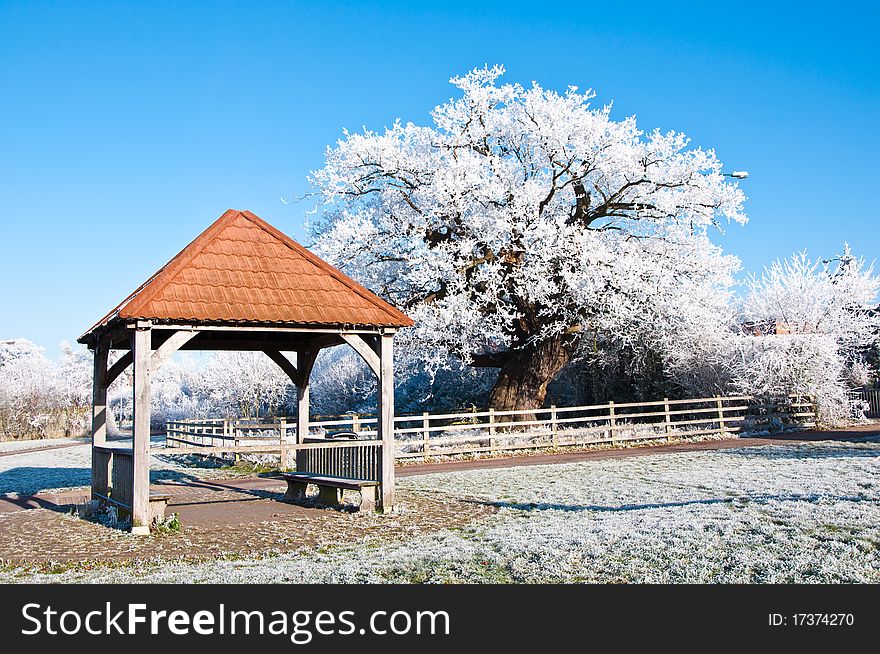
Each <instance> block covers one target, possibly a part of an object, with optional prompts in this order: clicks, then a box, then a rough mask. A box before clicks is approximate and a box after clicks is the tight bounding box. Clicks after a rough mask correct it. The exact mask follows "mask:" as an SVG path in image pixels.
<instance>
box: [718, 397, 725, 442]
mask: <svg viewBox="0 0 880 654" xmlns="http://www.w3.org/2000/svg"><path fill="white" fill-rule="evenodd" d="M715 401H716V402H717V403H718V430H719V432H720V433H721V435H722V436H724V435H725V434H726V433H727V428H726V427H725V426H724V400H722V399H721V396H720V395H716V396H715Z"/></svg>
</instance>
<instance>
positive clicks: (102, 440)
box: [92, 342, 110, 499]
mask: <svg viewBox="0 0 880 654" xmlns="http://www.w3.org/2000/svg"><path fill="white" fill-rule="evenodd" d="M109 354H110V343H109V342H103V343H100V344H98V345H96V346H95V362H94V370H93V376H92V499H95V498H96V495H106V494H107V489H108V485H109V480H110V466H109V462H110V460H109V458H108V457H106V456H101V455H98V456H95V447H96V446H98V447H100V446H103V445H105V444H106V443H107V386H108V385H109V384H108V383H107V355H109Z"/></svg>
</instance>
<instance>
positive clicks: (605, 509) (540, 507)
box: [467, 493, 875, 513]
mask: <svg viewBox="0 0 880 654" xmlns="http://www.w3.org/2000/svg"><path fill="white" fill-rule="evenodd" d="M823 499H828V500H832V501H834V502H874V501H875V500H873V499H871V498H868V497H861V496H858V495H821V494H816V493H811V494H808V495H763V494H762V495H735V496H731V497H712V498H705V499H693V500H681V501H678V502H646V503H642V504H621V505H620V506H602V505H600V504H561V503H556V502H506V501H486V500H467V501H469V502H473V503H475V504H480V505H483V506H493V507H495V508H499V509H513V510H516V511H527V512H528V511H565V512H582V511H595V512H597V513H619V512H625V511H645V510H650V509H669V508H679V507H686V506H701V505H702V506H711V505H714V504H748V503H752V502H754V503H755V504H766V503H768V502H774V501H776V502H809V503H815V502H818V501H820V500H823Z"/></svg>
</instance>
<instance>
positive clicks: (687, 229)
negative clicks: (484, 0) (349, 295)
mask: <svg viewBox="0 0 880 654" xmlns="http://www.w3.org/2000/svg"><path fill="white" fill-rule="evenodd" d="M503 72H504V70H503V68H502V67H500V66H494V67H491V68H488V67H487V68H482V69H476V70H473V71H471V72H470V73H468V74H466V75H464V76H461V77H455V78H453V79H452V80H451V82H452V84H453V85H454V86H455V87H456V88H457V89H458V90H459V92H460V97H458V98H456V99H452V100H449V101H448V102H446V103H444V104H441V105H439V106H438V107H436V108H435V109H434V111H433V113H432V116H433V120H434V125H433V126H417V125H414V124H412V123H408V124H402V123H400V122H396V123H395V124H394V125H393V126H392V127H391V128H389V129H386V130H385V131H384V132H383V133H378V132H373V131H369V130H366V131H364V133H362V134H353V133H348V132H346V133H345V135H344V138H343V139H342V140H340V141H339V142H338V143H337V145H336V147H335V148H331V149H329V150H328V152H327V160H326V165H325V166H324V168H322V169H321V170H319V171H317V172H315V173H314V174H313V182H314V184H315V185H316V187H317V188H318V189H319V191H320V194H321V196H322V200H323V203H324V212H323V218H322V220H321V221H320V222H319V223H318V224H317V225H315V226H313V229H314V233H315V237H316V243H315V247H316V250H317V251H318V253H319V254H320V255H321V256H323V257H325V258H327V259H328V260H329V261H331V262H332V263H334V264H336V265H338V266H340V267H342V268H343V269H345V270H346V271H348V272H349V273H351V274H352V275H353V276H355V277H356V278H358V279H359V281H361V282H363V283H364V284H366V285H367V286H368V287H370V288H372V289H374V290H376V291H378V292H379V293H380V294H381V295H383V296H384V297H386V298H388V299H389V300H391V301H392V302H394V303H395V304H397V305H399V306H402V307H403V308H404V309H405V310H407V311H408V312H409V314H410V315H411V316H412V317H413V318H414V319H415V321H416V326H415V327H413V328H411V329H408V330H405V331H404V333H402V334H401V337H402V338H401V345H402V346H403V350H404V351H405V352H407V353H409V354H410V355H418V356H419V357H421V359H422V360H423V363H425V364H426V365H427V367H428V368H429V369H431V368H433V369H436V368H438V367H442V366H444V365H446V363H447V361H448V357H449V356H450V355H452V356H453V357H455V358H457V359H458V360H459V361H461V362H463V363H465V364H472V365H475V366H488V367H494V368H498V369H499V370H500V372H499V375H498V378H497V382H496V384H495V386H494V388H493V390H492V392H491V394H490V399H489V401H490V404H491V405H492V406H494V407H496V408H500V409H505V408H530V407H536V406H540V405H541V404H542V403H543V401H544V397H545V392H546V387H547V384H548V383H549V382H550V381H551V380H552V379H553V378H554V377H555V376H556V375H557V373H559V371H560V370H561V369H562V368H563V367H564V366H565V365H566V364H567V363H568V362H569V361H571V360H572V358H573V357H575V356H577V355H578V354H579V353H581V352H582V351H583V350H584V349H588V348H590V347H592V346H593V344H594V343H596V342H598V340H600V339H609V338H612V339H619V340H621V341H623V342H627V341H636V340H638V339H640V338H642V336H643V335H644V334H645V333H646V332H653V333H654V334H655V336H654V337H655V338H656V332H657V331H658V330H660V329H666V328H671V329H679V328H680V327H679V325H680V323H681V322H682V321H683V320H686V319H693V320H696V321H697V322H699V321H700V320H703V319H704V318H705V317H706V316H708V315H709V314H710V313H711V311H712V307H715V306H717V304H718V297H717V294H716V291H719V290H720V292H721V293H722V294H723V293H724V292H726V287H727V286H728V284H729V278H730V276H731V274H732V273H733V272H734V271H735V270H736V269H737V266H738V262H737V261H736V259H735V258H733V257H729V256H724V255H722V253H721V251H720V249H719V248H718V247H716V246H715V245H713V244H712V243H711V242H710V240H709V238H708V236H707V232H708V230H709V229H710V228H712V227H713V226H716V225H718V224H719V223H721V222H727V221H735V222H738V223H744V222H745V220H746V218H745V216H744V214H743V212H742V203H743V199H744V198H743V194H742V192H741V191H740V190H739V189H738V188H737V186H736V184H735V183H732V182H728V181H726V180H725V178H724V176H723V175H722V173H721V162H720V161H719V160H718V158H717V157H716V156H715V153H714V151H712V150H705V149H702V148H698V147H692V146H690V144H689V141H688V139H687V137H686V136H684V135H683V134H681V133H676V132H665V133H664V132H660V131H659V130H654V131H651V132H648V133H644V132H642V131H641V130H639V128H638V127H637V125H636V120H635V118H634V117H629V118H625V119H623V120H614V119H612V118H611V107H610V105H609V106H604V107H600V108H593V107H592V106H591V105H590V101H591V99H592V98H593V97H594V94H593V93H592V91H586V92H583V93H582V92H579V91H578V90H577V88H575V87H570V88H569V89H568V90H567V91H566V92H564V93H557V92H555V91H552V90H547V89H543V88H542V87H541V86H539V85H538V84H537V83H533V84H532V86H531V87H529V88H524V87H522V86H520V85H519V84H498V83H497V82H498V78H499V77H500V76H501V75H502V73H503ZM704 302H705V305H703V304H702V303H704Z"/></svg>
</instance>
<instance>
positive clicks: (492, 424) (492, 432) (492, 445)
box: [489, 408, 496, 450]
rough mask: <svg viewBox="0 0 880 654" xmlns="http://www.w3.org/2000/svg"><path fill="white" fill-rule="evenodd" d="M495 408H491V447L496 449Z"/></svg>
mask: <svg viewBox="0 0 880 654" xmlns="http://www.w3.org/2000/svg"><path fill="white" fill-rule="evenodd" d="M495 434H496V430H495V409H491V408H490V409H489V448H490V449H492V450H494V449H495Z"/></svg>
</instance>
